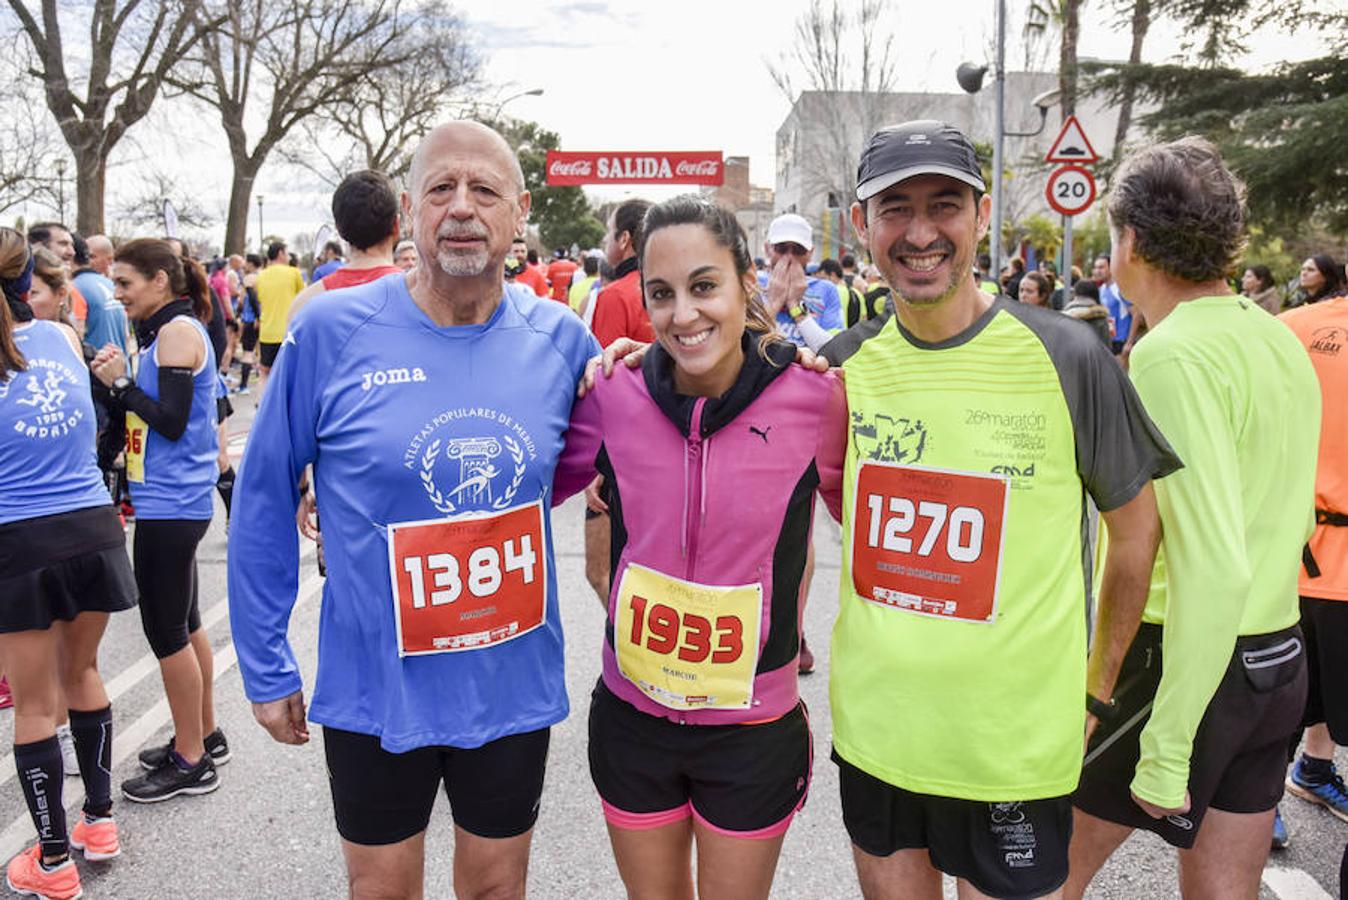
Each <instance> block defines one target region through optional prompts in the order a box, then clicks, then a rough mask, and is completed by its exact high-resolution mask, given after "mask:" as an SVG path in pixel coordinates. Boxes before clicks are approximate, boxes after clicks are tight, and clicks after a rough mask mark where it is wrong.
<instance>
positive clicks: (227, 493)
mask: <svg viewBox="0 0 1348 900" xmlns="http://www.w3.org/2000/svg"><path fill="white" fill-rule="evenodd" d="M215 489H216V490H217V491H219V493H220V499H221V500H223V501H224V504H225V518H226V519H228V518H229V508H230V505H231V504H232V503H233V502H234V467H233V466H230V467H229V468H228V469H226V470H225V471H223V472H221V473H220V477H219V478H217V479H216V480H215Z"/></svg>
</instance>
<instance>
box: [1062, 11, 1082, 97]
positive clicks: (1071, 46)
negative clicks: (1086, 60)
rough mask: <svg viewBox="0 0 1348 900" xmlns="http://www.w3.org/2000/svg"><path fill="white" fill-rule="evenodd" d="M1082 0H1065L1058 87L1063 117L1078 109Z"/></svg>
mask: <svg viewBox="0 0 1348 900" xmlns="http://www.w3.org/2000/svg"><path fill="white" fill-rule="evenodd" d="M1081 3H1082V0H1063V4H1062V49H1061V51H1060V53H1059V56H1058V88H1059V90H1061V91H1062V102H1061V108H1062V117H1063V119H1064V120H1066V119H1067V117H1068V116H1071V115H1075V114H1076V111H1077V39H1078V38H1079V36H1080V34H1081Z"/></svg>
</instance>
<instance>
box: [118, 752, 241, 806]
mask: <svg viewBox="0 0 1348 900" xmlns="http://www.w3.org/2000/svg"><path fill="white" fill-rule="evenodd" d="M219 786H220V776H219V775H217V774H216V772H215V762H214V761H213V760H212V759H211V755H210V754H209V753H204V754H202V756H201V759H200V760H199V761H198V762H197V764H196V765H195V766H193V767H192V768H190V769H188V770H186V771H184V770H182V769H180V768H178V764H177V763H176V762H173V761H171V760H169V761H166V762H165V764H164V765H162V766H160V767H159V768H158V769H155V770H154V771H153V772H147V773H146V774H144V775H140V776H138V777H136V778H128V779H127V780H126V781H123V782H122V794H123V795H124V796H125V797H126V799H128V800H134V801H136V802H137V803H158V802H159V801H160V800H168V799H169V798H171V797H177V796H178V795H179V794H209V793H210V792H211V791H213V790H215V789H216V788H218V787H219Z"/></svg>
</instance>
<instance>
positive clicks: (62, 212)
mask: <svg viewBox="0 0 1348 900" xmlns="http://www.w3.org/2000/svg"><path fill="white" fill-rule="evenodd" d="M56 208H57V216H56V217H57V218H58V219H59V220H60V221H61V224H63V225H64V224H65V221H66V161H65V157H63V156H58V157H57V158H56Z"/></svg>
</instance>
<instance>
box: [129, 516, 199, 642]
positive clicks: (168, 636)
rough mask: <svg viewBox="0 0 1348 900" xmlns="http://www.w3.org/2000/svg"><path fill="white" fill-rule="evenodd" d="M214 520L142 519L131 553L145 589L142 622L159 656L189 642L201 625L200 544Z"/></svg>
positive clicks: (138, 583)
mask: <svg viewBox="0 0 1348 900" xmlns="http://www.w3.org/2000/svg"><path fill="white" fill-rule="evenodd" d="M210 524H211V523H210V521H209V520H196V519H138V520H137V521H136V540H135V545H134V547H133V549H132V557H133V559H134V561H135V564H136V587H137V588H139V589H140V621H141V626H142V627H143V628H144V629H145V637H146V639H147V640H148V641H149V642H150V649H151V650H153V651H154V655H155V656H156V657H158V658H159V659H164V658H165V657H168V656H172V655H173V654H175V653H177V652H178V651H179V650H181V649H183V648H184V647H186V646H187V643H188V641H187V636H188V635H189V634H191V633H192V632H194V631H196V630H197V629H198V628H200V627H201V612H200V611H199V610H198V608H197V544H199V543H201V539H202V538H203V537H205V536H206V529H207V528H209V527H210Z"/></svg>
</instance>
